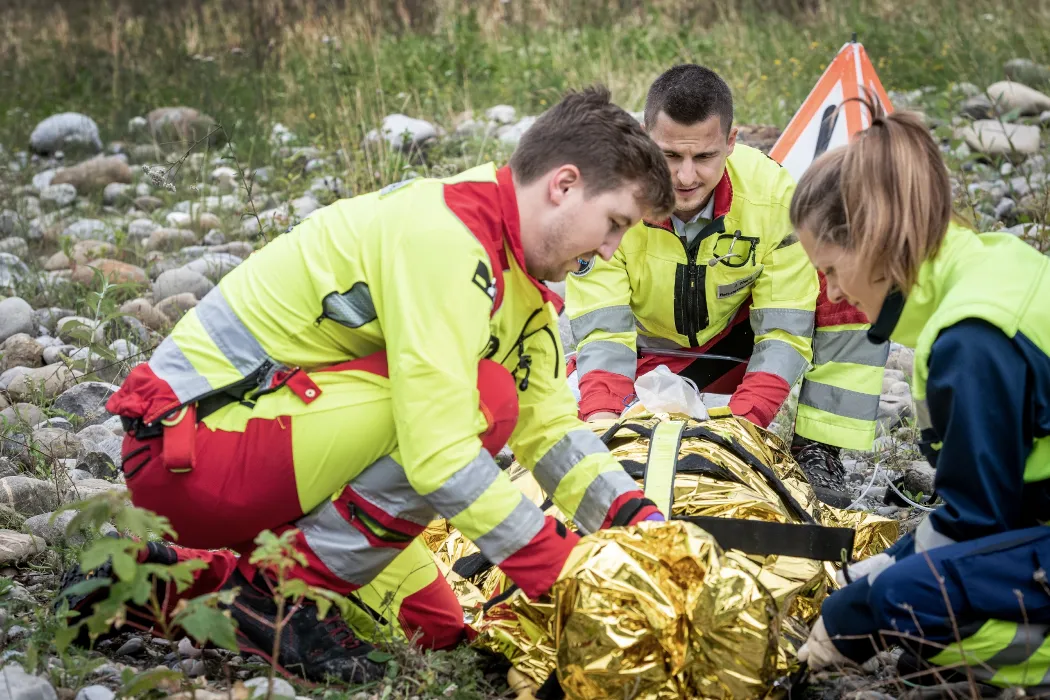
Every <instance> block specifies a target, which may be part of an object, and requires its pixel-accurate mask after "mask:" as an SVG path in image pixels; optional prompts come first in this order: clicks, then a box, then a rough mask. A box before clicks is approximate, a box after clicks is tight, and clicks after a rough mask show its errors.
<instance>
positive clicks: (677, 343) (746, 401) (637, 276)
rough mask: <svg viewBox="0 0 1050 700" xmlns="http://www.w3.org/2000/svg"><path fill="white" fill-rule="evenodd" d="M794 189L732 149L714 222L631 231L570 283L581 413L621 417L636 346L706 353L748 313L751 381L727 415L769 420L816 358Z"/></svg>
mask: <svg viewBox="0 0 1050 700" xmlns="http://www.w3.org/2000/svg"><path fill="white" fill-rule="evenodd" d="M794 187H795V182H794V180H793V179H792V178H791V176H790V175H789V174H788V172H787V170H784V169H783V168H781V167H780V165H778V164H777V163H776V162H775V161H773V160H771V159H770V158H768V157H767V156H766V155H764V154H763V153H762V152H761V151H758V150H756V149H754V148H749V147H748V146H743V145H737V146H736V148H735V149H734V151H733V154H732V155H731V156H729V158H728V160H727V162H726V170H725V173H724V174H723V176H722V180H721V181H720V182H719V183H718V185H717V186H716V187H715V190H714V194H713V196H714V216H715V218H714V220H713V221H712V222H711V223H710V224H709V225H708V226H707V227H706V228H705V229H704V230H703V231H701V232H700V234H699V235H697V237H696V238H695V239H693V242H692V243H691V244H689V245H688V246H687V245H685V244H684V243H683V241H682V239H681V238H679V237H678V235H677V234H676V233H675V231H674V227H673V226H672V225H671V223H670V221H666V222H662V223H654V222H646V221H643V222H642V223H640V224H638V225H637V226H635V227H633V228H632V229H630V230H629V231H628V232H627V234H626V235H625V236H624V238H623V242H622V243H621V244H620V247H619V249H618V250H617V251H616V254H615V255H614V256H613V258H612V260H611V261H609V262H605V261H604V260H601V259H600V258H595V260H594V263H593V265H592V266H591V267H590V269H587V270H584V271H582V272H580V273H574V274H572V275H570V276H569V279H568V283H567V285H566V303H567V311H568V315H569V318H570V322H571V326H572V332H573V336H574V337H575V338H576V340H577V350H578V354H577V358H576V368H577V371H578V373H579V379H580V393H581V401H580V413H581V415H583V416H587V415H590V414H592V413H595V412H598V411H614V412H617V413H619V412H621V411H622V410H623V409H624V407H625V405H627V404H628V403H629V401H630V398H631V397H632V395H633V393H634V379H635V373H636V364H637V362H638V351H639V349H641V348H656V349H687V348H692V349H698V350H703V349H706V348H708V347H710V346H711V345H713V344H714V343H715V342H717V341H718V340H719V339H720V338H721V337H722V336H723V335H724V334H725V333H726V332H728V329H729V328H730V327H731V324H733V323H734V321H736V320H738V315H739V314H742V313H745V312H746V311H747V310H748V308H749V309H750V312H749V313H750V322H751V326H752V328H753V330H754V333H755V348H754V354H753V355H752V356H751V360H750V362H749V364H748V368H747V375H746V376H745V378H744V380H743V382H742V383H741V384H740V386H739V388H738V389H737V390H736V392H735V393H734V395H733V399H732V401H731V402H730V408H731V409H732V410H733V412H734V413H735V414H737V415H741V416H747V417H749V418H751V419H752V420H755V422H757V423H759V424H768V423H769V422H770V421H771V420H772V419H773V416H774V415H775V413H776V411H777V409H778V408H779V407H780V405H781V404H782V403H783V401H784V400H785V399H786V398H787V395H788V394H789V393H790V390H791V386H792V385H793V384H794V383H795V382H796V381H797V380H798V379H799V378H800V377H801V376H802V374H803V372H805V371H806V370H807V368H808V367H809V363H810V361H811V360H812V357H813V355H812V349H811V338H812V336H813V324H814V309H815V306H816V300H817V293H818V289H819V287H818V282H817V273H816V270H815V269H814V268H813V266H812V265H811V264H810V263H809V260H808V258H807V257H806V253H805V251H803V249H802V246H801V244H800V243H799V242H798V237H797V236H795V235H794V233H793V230H792V228H791V223H790V219H789V216H788V209H789V205H790V201H791V195H792V193H793V192H794Z"/></svg>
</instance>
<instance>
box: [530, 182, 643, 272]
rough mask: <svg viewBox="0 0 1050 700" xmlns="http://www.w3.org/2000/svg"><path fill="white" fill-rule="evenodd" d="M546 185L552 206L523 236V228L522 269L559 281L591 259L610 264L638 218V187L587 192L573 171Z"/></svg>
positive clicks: (629, 184) (640, 216) (639, 213)
mask: <svg viewBox="0 0 1050 700" xmlns="http://www.w3.org/2000/svg"><path fill="white" fill-rule="evenodd" d="M547 182H548V186H547V192H546V195H547V197H546V199H547V203H548V204H549V205H550V206H548V207H545V210H546V211H545V213H544V215H543V216H542V217H541V219H540V220H539V221H538V224H539V225H538V226H537V228H536V229H535V230H534V232H533V231H529V232H526V231H525V229H524V223H523V231H522V233H523V236H522V243H523V246H524V253H525V267H526V268H527V269H528V272H529V274H530V275H532V276H533V277H535V278H536V279H539V280H544V281H547V282H560V281H562V280H564V279H565V277H566V276H567V275H568V274H569V273H570V272H575V271H577V270H579V269H581V267H582V266H583V265H585V264H587V263H588V262H590V261H591V259H592V258H593V257H594V256H595V255H600V256H601V257H602V258H603V259H604V260H610V259H611V258H612V256H613V253H615V252H616V248H617V247H618V246H619V245H620V240H621V239H622V238H623V235H624V234H625V233H626V232H627V229H629V228H630V227H631V226H633V225H634V224H636V223H638V222H639V221H640V220H641V218H642V215H643V212H642V209H641V206H640V205H639V203H638V199H637V194H638V185H637V184H636V183H633V182H631V183H627V184H624V185H621V186H620V187H618V188H616V189H612V190H607V191H605V192H601V193H599V194H593V193H588V192H587V191H586V187H585V184H584V182H583V180H582V178H580V175H579V171H578V170H576V168H575V167H574V166H564V167H563V168H560V169H558V171H556V172H555V173H554V174H553V175H551V176H550V178H549V180H548V181H547ZM588 194H590V196H588ZM581 261H582V262H581Z"/></svg>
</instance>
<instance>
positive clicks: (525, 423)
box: [112, 164, 651, 591]
mask: <svg viewBox="0 0 1050 700" xmlns="http://www.w3.org/2000/svg"><path fill="white" fill-rule="evenodd" d="M518 222H519V219H518V209H517V202H516V196H515V193H514V186H513V180H512V176H511V173H510V170H509V168H503V169H500V170H499V171H497V169H496V168H495V167H494V166H493V165H492V164H486V165H482V166H479V167H476V168H473V169H471V170H468V171H466V172H464V173H461V174H460V175H458V176H455V177H450V178H446V179H416V180H410V181H407V182H404V183H399V184H398V185H393V186H391V187H388V188H385V190H381V191H379V192H375V193H371V194H367V195H362V196H359V197H355V198H353V199H347V200H341V201H339V202H337V203H335V204H333V205H331V206H329V207H326V208H325V209H322V210H320V211H318V212H317V213H315V214H313V215H312V216H310V217H309V218H307V219H306V220H305V221H303V222H302V223H301V224H299V225H298V226H296V227H295V228H293V229H292V230H290V231H289V232H288V233H286V234H284V235H282V236H280V237H278V238H277V239H275V240H274V241H272V242H271V243H269V244H268V245H266V246H265V247H264V248H263V249H261V250H260V251H258V252H257V253H256V254H254V255H253V256H252V257H251V258H249V259H248V260H247V261H246V262H245V263H244V264H243V265H241V266H239V267H238V268H237V269H235V270H234V271H232V272H231V273H230V274H228V275H227V276H226V277H224V278H223V279H222V281H221V282H220V283H219V285H218V286H217V287H216V288H215V290H213V291H212V292H211V293H209V294H208V295H207V296H206V297H205V298H204V299H203V300H202V301H201V303H200V304H199V305H198V306H197V307H196V308H194V309H193V310H191V311H190V312H189V313H188V314H187V315H186V316H185V317H184V318H183V319H182V320H181V321H180V322H179V323H178V324H177V325H176V327H175V329H174V330H173V332H172V333H171V335H170V336H169V337H168V338H167V339H166V340H165V341H164V342H163V343H162V344H161V345H160V347H159V348H158V349H157V351H156V352H155V353H154V354H153V356H152V358H151V360H150V362H149V365H148V371H146V370H144V371H143V372H142V373H140V374H137V375H134V376H133V377H129V379H128V381H127V382H126V383H125V387H124V389H123V390H122V398H121V399H120V400H118V401H116V402H114V403H113V404H112V405H113V406H114V408H115V409H117V410H119V412H120V413H121V414H123V415H129V416H137V417H141V419H142V420H143V422H145V423H147V424H148V423H152V422H154V421H156V420H158V419H159V418H161V417H163V416H165V415H167V414H170V413H171V412H172V411H173V410H174V409H176V408H178V407H180V406H181V405H183V404H186V403H189V402H195V401H198V400H200V399H201V398H202V397H206V396H208V395H211V394H214V393H216V392H219V391H224V390H229V389H230V388H231V387H241V388H243V387H244V386H246V385H248V386H258V385H260V384H261V385H264V386H268V385H269V383H268V382H267V380H266V378H267V376H270V375H272V373H273V372H275V371H277V370H281V369H284V368H294V367H299V368H303V369H304V370H308V371H309V370H311V369H315V368H320V367H325V366H329V365H333V364H336V363H340V362H345V361H347V360H351V359H355V358H359V357H363V356H366V355H370V354H372V353H374V352H377V351H379V350H383V349H385V350H386V354H387V358H388V362H389V372H390V383H391V392H392V401H393V415H394V417H395V422H396V429H397V442H398V448H399V450H400V453H401V456H402V459H403V461H404V464H403V467H404V470H405V473H406V474H407V476H408V479H409V482H410V483H411V484H412V486H413V487H414V488H415V489H416V490H417V491H418V492H419V493H420V494H421V495H423V496H424V497H425V498H427V499H428V501H429V502H430V503H431V505H432V507H434V509H435V510H436V511H438V513H440V514H441V515H442V516H444V517H446V518H448V519H449V520H450V521H451V523H452V525H454V526H455V527H457V528H458V529H460V530H461V531H462V532H463V533H464V535H466V536H467V537H469V538H470V539H472V540H474V541H475V542H476V543H477V544H478V546H479V548H480V549H481V551H482V552H483V553H484V554H485V555H486V556H487V557H488V558H489V559H490V560H492V561H493V562H494V563H500V562H503V561H504V560H505V559H507V558H508V557H509V556H512V555H514V554H515V553H516V552H518V551H519V550H522V549H523V548H525V547H526V545H528V544H529V543H530V541H532V540H533V539H534V538H535V537H538V536H539V533H540V532H541V530H545V529H546V528H547V527H548V525H550V523H548V522H546V521H545V519H544V516H543V514H542V512H541V511H540V510H539V509H538V508H537V507H536V506H535V505H534V504H533V503H531V502H530V501H528V500H527V499H525V498H524V497H523V495H522V494H521V493H520V492H519V491H518V489H517V488H515V486H514V485H513V484H511V482H510V480H509V479H508V478H507V477H506V475H505V474H504V473H503V472H501V471H500V470H499V469H498V467H497V465H496V464H495V462H494V461H493V458H492V456H491V455H489V454H488V452H487V451H486V450H484V449H483V448H482V445H481V441H480V439H479V433H481V432H483V431H484V430H485V428H486V420H485V417H484V416H483V414H482V413H481V411H480V409H479V396H478V390H477V366H478V362H479V360H481V359H482V358H489V359H492V360H494V361H496V362H499V363H500V364H502V365H503V366H504V367H505V368H507V369H508V370H510V371H511V372H512V373H514V375H515V378H516V380H517V381H518V399H519V418H518V424H517V426H516V428H515V430H514V433H513V435H512V436H511V438H510V440H509V444H510V447H511V449H512V450H513V451H514V453H515V456H516V457H517V459H518V460H519V462H520V463H521V464H523V465H525V466H526V467H527V468H529V469H531V470H533V472H534V474H535V476H536V478H537V480H538V481H539V482H540V484H541V485H542V486H543V487H544V488H545V489H546V491H547V492H548V493H549V494H551V495H552V497H553V500H554V502H555V503H556V504H558V506H559V508H561V509H562V510H563V511H564V512H565V513H566V514H567V515H570V516H571V517H572V518H573V519H574V520H575V522H576V523H577V524H578V525H579V527H580V529H581V530H582V531H584V532H592V531H595V530H597V529H599V528H600V527H602V526H603V524H605V523H607V522H608V521H609V520H610V518H611V517H612V515H611V514H613V513H614V511H615V510H616V509H618V508H619V507H620V506H621V505H623V504H624V503H627V502H633V499H634V498H636V497H639V498H640V497H641V495H642V494H641V491H640V490H639V489H638V487H637V485H636V484H635V482H634V481H633V480H632V479H631V478H630V477H629V476H628V475H627V474H626V473H625V472H624V471H623V470H622V468H621V467H620V465H619V464H618V463H617V462H616V461H615V460H614V459H613V458H612V457H611V455H610V454H609V452H608V450H607V449H606V448H605V446H604V445H603V444H602V443H601V441H600V440H598V439H597V438H596V437H595V435H594V433H593V432H592V431H591V430H590V429H588V428H587V427H586V426H584V425H583V424H581V423H580V421H579V419H578V418H577V408H576V402H575V400H574V398H573V395H572V392H571V391H570V389H569V387H568V385H567V383H566V381H565V370H564V354H563V350H562V347H561V343H560V339H559V335H558V327H557V315H558V313H559V311H560V303H561V301H560V299H559V298H558V297H557V296H556V295H554V294H553V293H551V292H550V291H549V290H548V289H547V288H546V287H545V286H543V285H542V284H540V283H539V282H537V281H536V280H534V279H533V278H532V277H530V276H529V275H528V274H527V273H526V271H525V269H524V262H523V257H522V251H521V244H520V237H519V231H518ZM300 469H309V465H296V471H297V473H298V472H299V470H300ZM329 495H330V494H321V493H306V494H304V493H300V500H301V502H302V505H303V507H304V510H305V509H309V508H311V507H312V506H313V505H315V504H317V503H320V502H322V501H323V500H324V499H325V498H327V497H328V496H329ZM464 502H466V503H467V505H466V506H465V507H464ZM650 512H651V511H650ZM554 565H556V562H553V561H550V560H549V559H548V561H539V562H538V563H537V564H536V566H537V572H536V573H535V576H536V577H539V578H542V579H544V580H545V581H547V582H548V583H549V582H552V581H553V578H551V574H550V572H548V571H546V569H549V568H550V566H554ZM545 567H546V569H545ZM540 569H544V571H540ZM557 573H558V572H557V571H554V572H553V576H556V575H557ZM512 577H513V576H512ZM516 582H517V583H519V585H522V588H523V589H525V590H526V591H528V590H529V588H530V587H529V586H526V585H524V582H523V581H521V580H516ZM532 588H535V587H534V586H533V587H532Z"/></svg>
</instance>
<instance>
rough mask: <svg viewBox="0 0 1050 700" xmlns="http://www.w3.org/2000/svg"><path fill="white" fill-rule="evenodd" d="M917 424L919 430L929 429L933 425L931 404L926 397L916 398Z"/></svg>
mask: <svg viewBox="0 0 1050 700" xmlns="http://www.w3.org/2000/svg"><path fill="white" fill-rule="evenodd" d="M915 425H916V427H917V428H918V429H919V430H928V429H929V428H932V427H933V422H932V421H931V420H930V405H929V404H928V403H926V399H915Z"/></svg>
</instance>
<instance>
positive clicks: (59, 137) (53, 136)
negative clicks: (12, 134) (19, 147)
mask: <svg viewBox="0 0 1050 700" xmlns="http://www.w3.org/2000/svg"><path fill="white" fill-rule="evenodd" d="M29 148H31V149H32V150H33V151H35V152H36V153H44V154H50V153H54V152H55V151H69V152H76V151H86V152H90V153H98V152H99V151H101V150H102V139H101V138H100V137H99V134H98V124H96V123H95V121H94V120H93V119H92V118H91V117H89V116H87V115H84V114H79V113H77V112H63V113H61V114H53V115H51V116H50V117H48V118H47V119H45V120H44V121H42V122H40V123H39V124H37V125H36V128H35V129H33V133H31V134H30V135H29Z"/></svg>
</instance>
